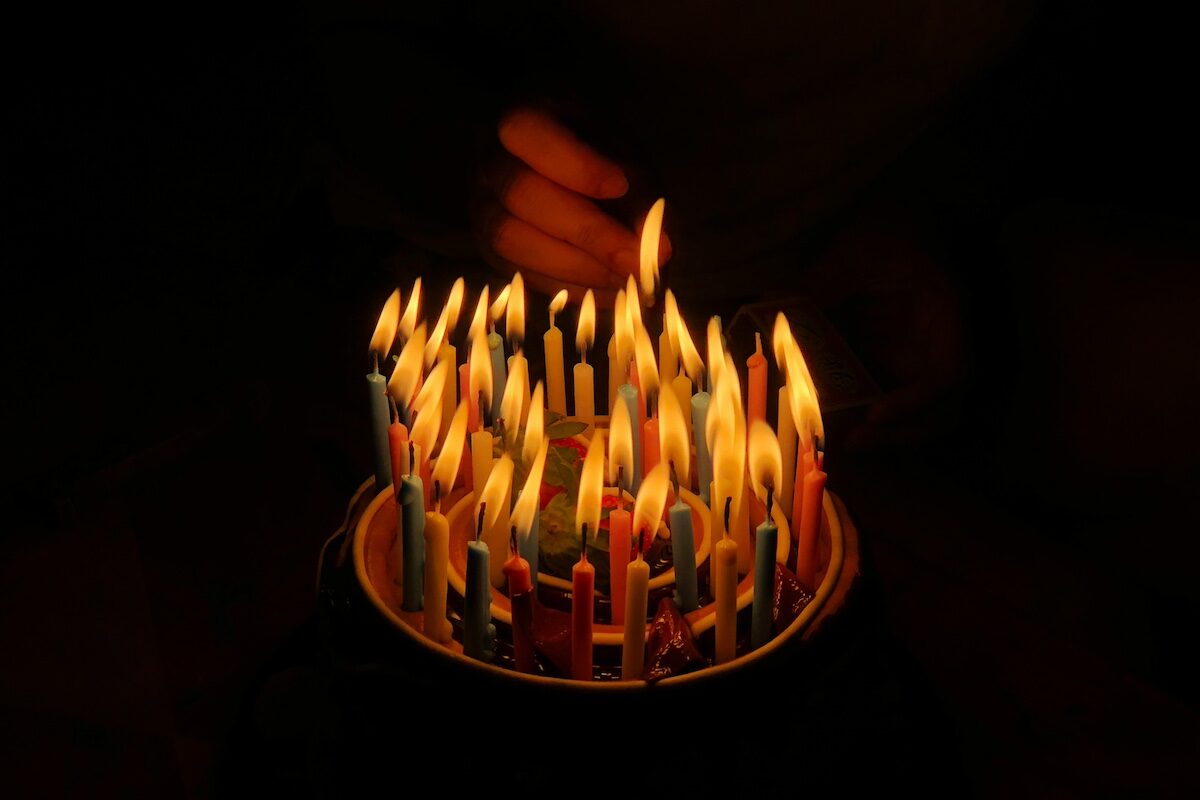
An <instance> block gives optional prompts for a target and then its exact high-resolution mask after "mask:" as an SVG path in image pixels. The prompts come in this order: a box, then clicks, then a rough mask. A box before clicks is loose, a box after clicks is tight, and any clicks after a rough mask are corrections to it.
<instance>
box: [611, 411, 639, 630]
mask: <svg viewBox="0 0 1200 800" xmlns="http://www.w3.org/2000/svg"><path fill="white" fill-rule="evenodd" d="M632 465H633V442H632V430H631V425H630V422H629V410H628V409H627V408H626V407H625V404H624V403H618V404H617V406H616V408H615V409H614V410H613V414H612V418H611V419H610V420H609V426H608V475H607V478H608V483H609V485H611V486H615V487H616V488H617V507H616V508H615V509H613V510H612V511H611V512H609V515H608V581H609V601H610V602H611V604H612V622H613V624H614V625H622V624H624V622H625V579H626V567H627V566H628V564H629V548H630V535H631V532H632V524H631V517H630V514H629V512H628V511H626V510H625V502H624V498H623V495H622V492H624V491H626V490H627V489H628V488H629V482H630V478H629V476H630V475H631V474H632V469H631V467H632Z"/></svg>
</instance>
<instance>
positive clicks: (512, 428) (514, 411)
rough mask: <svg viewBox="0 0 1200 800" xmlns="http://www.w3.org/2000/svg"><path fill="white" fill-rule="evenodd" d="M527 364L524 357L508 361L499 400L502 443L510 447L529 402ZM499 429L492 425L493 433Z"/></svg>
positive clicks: (518, 432) (519, 428)
mask: <svg viewBox="0 0 1200 800" xmlns="http://www.w3.org/2000/svg"><path fill="white" fill-rule="evenodd" d="M527 364H528V362H526V360H525V357H524V356H521V357H520V358H518V357H517V356H513V357H512V358H510V359H509V360H508V366H509V373H508V382H507V383H506V384H505V385H504V397H503V398H502V399H501V400H500V419H502V420H504V441H505V442H506V443H507V444H508V445H510V446H511V445H512V444H513V443H514V442H516V441H517V436H518V435H519V434H520V432H521V419H522V417H523V416H524V412H525V408H526V404H527V403H528V402H529V397H528V396H527V395H528V393H529V374H528V372H527V370H528V366H527ZM498 428H499V425H498V424H493V425H492V429H493V431H495V430H497V429H498Z"/></svg>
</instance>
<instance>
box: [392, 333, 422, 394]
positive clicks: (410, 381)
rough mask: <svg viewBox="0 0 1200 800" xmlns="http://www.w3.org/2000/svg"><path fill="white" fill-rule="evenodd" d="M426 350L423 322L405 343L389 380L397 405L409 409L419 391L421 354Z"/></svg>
mask: <svg viewBox="0 0 1200 800" xmlns="http://www.w3.org/2000/svg"><path fill="white" fill-rule="evenodd" d="M424 350H425V323H424V322H422V323H421V324H420V325H418V326H417V329H416V330H415V331H413V335H412V336H411V337H409V340H408V341H407V342H405V343H404V349H402V350H401V351H400V358H399V359H397V360H396V368H395V369H393V370H392V377H391V378H389V379H388V392H389V393H390V394H391V395H392V398H393V399H394V400H395V401H396V405H398V406H401V407H402V408H407V407H408V405H409V403H411V402H412V399H413V393H414V392H416V390H417V381H419V380H420V379H421V372H422V369H421V367H422V360H421V354H422V352H423V351H424Z"/></svg>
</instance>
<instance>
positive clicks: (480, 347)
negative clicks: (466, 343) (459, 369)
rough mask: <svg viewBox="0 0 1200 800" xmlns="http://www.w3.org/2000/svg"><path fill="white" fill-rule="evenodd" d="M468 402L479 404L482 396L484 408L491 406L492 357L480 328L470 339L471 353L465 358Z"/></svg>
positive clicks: (484, 334)
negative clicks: (468, 393)
mask: <svg viewBox="0 0 1200 800" xmlns="http://www.w3.org/2000/svg"><path fill="white" fill-rule="evenodd" d="M467 387H468V391H469V392H470V395H471V396H470V397H468V398H467V400H468V401H470V402H472V403H478V402H479V396H480V394H482V395H483V405H484V407H485V408H491V406H492V356H491V351H489V350H488V343H487V333H486V332H485V331H484V329H483V328H482V327H481V328H479V329H477V330H476V331H475V333H474V335H473V336H472V337H471V352H470V355H469V356H468V358H467Z"/></svg>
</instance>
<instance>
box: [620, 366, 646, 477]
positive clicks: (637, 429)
mask: <svg viewBox="0 0 1200 800" xmlns="http://www.w3.org/2000/svg"><path fill="white" fill-rule="evenodd" d="M617 400H619V401H622V402H624V403H625V407H626V408H627V409H629V421H630V423H631V424H630V427H631V428H633V474H632V475H631V476H630V477H629V491H630V494H633V495H637V492H638V489H639V488H640V487H641V485H642V426H641V425H638V424H637V420H638V391H637V389H636V388H634V386H633V384H630V383H625V384H622V385H621V387H620V388H619V389H617Z"/></svg>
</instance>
